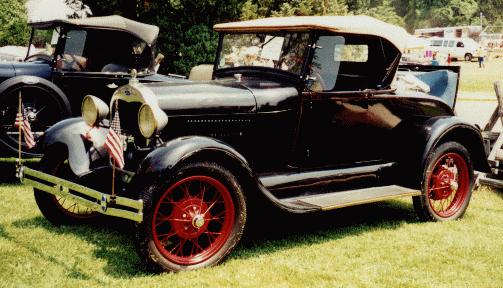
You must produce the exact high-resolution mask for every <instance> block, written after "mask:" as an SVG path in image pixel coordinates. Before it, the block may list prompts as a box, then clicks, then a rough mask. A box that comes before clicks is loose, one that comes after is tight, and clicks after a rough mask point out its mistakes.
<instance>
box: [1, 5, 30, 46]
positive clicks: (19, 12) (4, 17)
mask: <svg viewBox="0 0 503 288" xmlns="http://www.w3.org/2000/svg"><path fill="white" fill-rule="evenodd" d="M24 3H25V2H24V1H19V0H2V1H1V2H0V46H4V45H21V46H25V45H27V44H28V41H29V39H30V27H28V16H27V15H26V8H25V7H24Z"/></svg>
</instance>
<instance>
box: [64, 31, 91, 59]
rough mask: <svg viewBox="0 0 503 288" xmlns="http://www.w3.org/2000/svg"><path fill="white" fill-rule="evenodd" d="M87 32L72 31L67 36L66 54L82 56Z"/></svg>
mask: <svg viewBox="0 0 503 288" xmlns="http://www.w3.org/2000/svg"><path fill="white" fill-rule="evenodd" d="M86 37H87V32H86V31H84V30H72V31H69V32H68V33H67V34H66V42H65V54H72V55H77V56H82V55H83V54H84V45H85V43H86Z"/></svg>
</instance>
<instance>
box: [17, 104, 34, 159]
mask: <svg viewBox="0 0 503 288" xmlns="http://www.w3.org/2000/svg"><path fill="white" fill-rule="evenodd" d="M14 127H16V128H19V132H20V133H23V134H24V142H25V143H26V147H28V149H31V148H33V147H35V138H33V133H32V132H31V126H30V122H29V121H28V118H27V117H26V111H24V105H23V103H22V102H21V104H20V107H19V110H18V112H17V114H16V122H14Z"/></svg>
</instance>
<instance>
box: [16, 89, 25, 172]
mask: <svg viewBox="0 0 503 288" xmlns="http://www.w3.org/2000/svg"><path fill="white" fill-rule="evenodd" d="M18 107H19V114H18V115H23V111H21V109H23V108H22V102H21V90H19V104H18ZM16 118H17V115H16ZM23 124H24V123H23ZM23 124H21V123H19V125H18V129H19V135H18V141H17V142H18V149H17V150H18V158H17V159H18V162H19V164H21V133H22V127H21V125H23Z"/></svg>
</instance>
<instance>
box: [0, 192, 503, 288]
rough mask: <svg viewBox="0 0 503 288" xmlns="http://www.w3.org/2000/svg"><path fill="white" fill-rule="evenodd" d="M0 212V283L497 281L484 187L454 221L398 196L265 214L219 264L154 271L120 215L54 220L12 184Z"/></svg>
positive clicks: (494, 232) (497, 210)
mask: <svg viewBox="0 0 503 288" xmlns="http://www.w3.org/2000/svg"><path fill="white" fill-rule="evenodd" d="M0 211H2V212H1V213H2V217H1V218H0V259H1V265H0V287H20V286H37V287H44V286H47V287H49V286H50V287H54V286H56V287H93V286H94V287H98V286H114V287H161V286H163V287H216V286H228V287H231V286H237V285H240V286H243V287H271V286H273V287H278V286H279V287H306V286H325V287H398V286H399V287H502V286H503V273H501V267H502V265H503V253H501V251H503V241H502V237H501V236H502V235H503V193H502V192H495V191H492V190H490V189H489V188H485V187H484V188H482V189H481V190H479V191H476V193H475V194H474V196H473V198H472V202H471V204H470V207H469V209H468V212H467V214H466V216H465V218H463V219H462V220H460V221H453V222H447V223H423V222H419V221H418V220H417V218H416V216H415V213H414V210H413V208H412V201H411V200H410V199H408V198H407V199H404V200H401V201H390V202H383V203H377V204H372V205H365V206H360V207H352V208H346V209H341V210H337V211H334V212H332V213H326V214H323V215H317V216H311V217H309V219H306V218H298V217H289V218H284V219H275V220H272V221H271V220H269V219H268V220H267V221H264V226H263V230H262V231H260V232H259V231H255V233H253V235H251V234H250V235H249V236H247V237H246V238H245V239H244V241H243V242H242V243H241V244H240V245H239V246H238V248H237V249H236V250H235V251H234V252H233V253H232V254H231V257H230V258H229V259H228V260H227V261H226V262H224V263H223V264H222V265H220V266H217V267H213V268H208V269H204V270H200V271H194V272H186V273H178V274H172V273H164V274H159V275H156V274H149V273H147V272H145V271H143V270H142V268H141V266H140V264H139V259H138V257H137V256H136V253H135V251H134V247H133V236H132V235H131V231H132V230H133V227H132V226H130V225H129V224H127V223H117V222H110V223H105V224H104V225H103V226H100V227H96V226H94V227H90V226H80V227H54V226H52V225H51V224H50V223H49V222H48V221H46V220H45V218H43V217H42V216H41V214H40V212H39V211H38V209H37V207H36V204H35V201H34V199H33V194H32V193H31V189H29V188H27V187H24V186H18V185H7V184H4V185H2V186H0ZM266 222H267V223H266ZM111 227H113V228H111Z"/></svg>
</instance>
